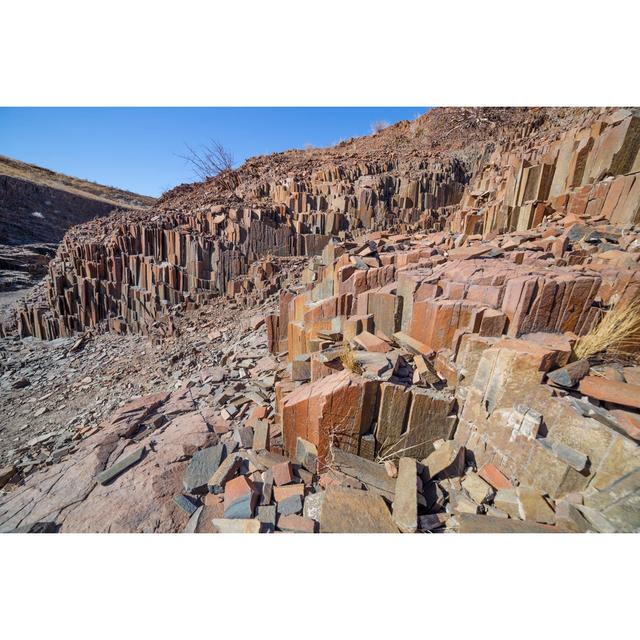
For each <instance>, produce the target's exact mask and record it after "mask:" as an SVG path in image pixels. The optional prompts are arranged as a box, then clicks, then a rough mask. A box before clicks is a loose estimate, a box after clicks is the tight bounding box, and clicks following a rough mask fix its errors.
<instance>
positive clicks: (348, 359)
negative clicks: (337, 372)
mask: <svg viewBox="0 0 640 640" xmlns="http://www.w3.org/2000/svg"><path fill="white" fill-rule="evenodd" d="M340 362H341V363H342V366H343V367H344V368H345V369H349V371H351V372H352V373H355V374H357V375H362V367H361V366H360V364H359V363H358V360H357V358H356V354H355V351H354V350H353V349H348V350H347V351H345V352H344V353H343V354H342V355H341V356H340Z"/></svg>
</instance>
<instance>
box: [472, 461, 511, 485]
mask: <svg viewBox="0 0 640 640" xmlns="http://www.w3.org/2000/svg"><path fill="white" fill-rule="evenodd" d="M478 475H479V476H480V477H481V478H482V479H483V480H485V481H486V482H488V483H489V484H490V485H491V486H492V487H493V488H494V489H512V488H513V485H512V484H511V482H510V481H509V479H508V478H507V477H506V476H505V475H504V474H503V473H502V472H501V471H500V470H499V469H498V468H497V467H496V466H494V465H492V464H491V463H487V464H485V465H483V466H482V467H480V468H479V469H478Z"/></svg>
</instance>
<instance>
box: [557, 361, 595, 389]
mask: <svg viewBox="0 0 640 640" xmlns="http://www.w3.org/2000/svg"><path fill="white" fill-rule="evenodd" d="M589 368H590V365H589V361H588V360H577V361H576V362H571V363H569V364H568V365H566V366H564V367H562V368H560V369H556V370H555V371H551V372H549V373H548V374H547V379H548V380H549V381H550V382H551V383H553V384H554V385H556V386H558V387H565V388H567V389H571V388H573V387H575V386H576V385H577V384H578V382H580V380H582V378H584V377H585V376H586V375H588V373H589Z"/></svg>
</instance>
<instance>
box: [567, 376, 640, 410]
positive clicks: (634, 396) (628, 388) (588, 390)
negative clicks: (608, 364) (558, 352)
mask: <svg viewBox="0 0 640 640" xmlns="http://www.w3.org/2000/svg"><path fill="white" fill-rule="evenodd" d="M578 389H579V390H580V392H581V393H584V395H586V396H590V397H592V398H596V399H597V400H602V401H604V402H612V403H613V404H621V405H624V406H625V407H635V408H636V409H640V385H635V384H627V383H625V382H615V381H613V380H606V379H605V378H601V377H599V376H587V377H586V378H583V379H582V380H581V381H580V386H579V387H578Z"/></svg>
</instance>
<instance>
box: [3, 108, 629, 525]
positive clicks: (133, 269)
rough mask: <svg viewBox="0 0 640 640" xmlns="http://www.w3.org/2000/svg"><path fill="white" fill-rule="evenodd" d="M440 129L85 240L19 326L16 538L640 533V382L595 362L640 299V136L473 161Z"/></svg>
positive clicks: (488, 135) (605, 121) (477, 139)
mask: <svg viewBox="0 0 640 640" xmlns="http://www.w3.org/2000/svg"><path fill="white" fill-rule="evenodd" d="M505 111H507V112H509V110H505ZM432 113H433V115H432V116H431V115H429V116H427V120H426V122H427V123H430V124H429V126H430V127H431V129H430V132H431V133H430V135H433V140H434V141H436V140H437V141H438V143H437V144H438V145H440V147H438V148H439V149H440V150H439V152H438V154H439V155H438V154H436V153H435V152H434V153H431V152H429V151H427V152H425V153H424V154H423V156H422V157H421V159H420V154H419V153H418V152H415V150H413V149H409V148H408V147H406V146H405V145H404V142H402V143H400V142H398V146H397V149H398V150H399V151H400V154H399V155H400V157H398V156H397V155H396V156H395V158H396V159H395V160H393V161H392V160H390V159H389V158H390V157H391V156H385V155H384V153H390V150H389V149H387V147H385V146H384V145H386V144H387V142H389V140H392V139H394V140H396V141H398V140H400V137H399V136H405V137H406V136H407V135H409V134H410V133H411V129H408V128H407V127H410V126H411V125H402V126H401V127H397V128H394V127H390V128H389V130H385V132H383V133H381V134H378V136H380V137H376V136H373V138H371V139H362V140H363V141H362V142H358V141H355V142H352V143H349V144H351V146H348V149H350V150H351V152H350V154H349V153H346V154H342V151H345V152H346V150H347V148H345V149H341V148H340V147H336V148H335V149H333V150H330V151H327V155H326V157H325V161H326V162H324V163H321V162H319V158H320V156H319V155H317V154H318V153H319V152H317V151H316V152H313V153H309V154H306V152H304V153H303V152H291V153H290V154H289V155H287V154H284V155H281V156H280V157H279V160H278V162H281V163H282V164H278V162H277V161H276V157H269V158H266V159H254V160H252V161H249V162H248V163H247V164H246V165H245V166H244V167H243V168H242V169H241V170H240V187H239V188H238V192H237V193H236V194H235V195H234V196H233V197H232V196H230V195H229V194H226V195H225V194H224V193H222V191H221V188H220V187H219V186H216V184H215V181H214V182H213V183H206V184H204V185H195V186H192V187H181V188H178V189H177V190H174V192H171V193H170V194H167V195H166V196H165V198H164V199H163V200H162V201H161V202H160V203H159V204H158V206H157V208H155V209H152V210H151V211H148V212H145V213H144V214H139V215H138V217H136V218H134V217H132V215H133V214H125V213H121V214H116V215H114V216H112V217H111V218H107V219H105V220H98V221H94V222H92V223H90V224H89V225H83V226H81V227H77V228H74V229H73V230H72V231H71V232H69V233H68V234H67V237H66V239H65V242H64V243H63V245H62V246H61V247H60V249H59V251H58V254H57V257H56V259H55V260H54V261H53V262H52V263H51V265H50V278H49V279H48V281H47V282H46V283H45V284H44V285H43V287H41V289H40V290H39V291H36V292H34V293H33V295H32V296H31V297H30V298H28V299H27V302H26V303H24V304H23V305H22V307H21V308H20V309H19V310H18V314H17V316H16V322H15V324H14V325H13V326H10V325H7V326H6V327H5V333H6V336H7V337H5V338H4V340H3V344H2V348H3V350H4V354H5V356H6V357H5V360H4V361H3V367H4V369H3V375H2V378H1V380H0V383H1V384H2V388H3V398H2V402H3V406H4V407H6V408H7V409H8V411H9V412H10V413H9V414H8V415H9V417H10V418H11V424H12V425H15V424H17V423H19V422H20V420H23V421H24V422H25V423H27V422H28V423H29V424H31V423H33V425H35V426H36V427H37V428H34V429H32V428H31V427H29V430H28V435H29V439H26V438H25V437H22V436H21V435H20V429H19V428H16V427H15V426H12V427H8V426H4V429H5V430H6V429H9V428H10V429H11V431H10V432H9V433H11V435H12V437H13V439H14V441H15V442H16V443H17V446H16V447H14V448H13V450H8V451H7V450H3V459H2V463H3V464H6V465H9V466H8V467H6V468H3V469H2V472H1V473H0V482H2V483H3V484H4V486H3V488H2V492H3V495H2V497H1V498H0V530H2V531H17V530H19V531H23V530H51V529H55V530H59V531H174V532H177V531H185V532H190V533H204V532H211V533H237V532H248V533H249V532H250V533H258V532H264V533H271V532H296V533H312V532H320V533H323V532H337V533H345V532H351V533H361V532H380V533H382V532H385V533H391V532H393V533H399V532H404V533H413V532H424V533H436V532H496V531H505V532H565V531H570V532H612V531H622V532H629V531H637V530H639V529H640V509H638V496H639V495H640V450H639V444H638V443H639V442H640V437H639V436H640V411H639V409H640V405H639V404H638V401H637V398H638V389H640V367H639V366H638V364H637V359H635V360H634V357H633V354H631V356H630V357H628V358H621V357H620V356H619V354H618V355H615V354H611V353H607V352H606V350H605V351H603V352H602V353H598V354H593V355H592V356H589V357H588V358H582V359H580V358H577V356H576V346H577V345H578V344H579V341H580V339H581V338H582V337H583V336H585V335H587V334H589V332H590V331H592V330H593V329H594V328H595V327H596V326H597V324H598V322H599V321H600V319H601V318H602V316H603V314H606V313H608V312H610V310H611V309H614V308H617V309H624V307H625V305H632V304H634V301H636V300H637V299H638V297H639V296H640V266H639V259H640V235H639V233H638V232H639V231H640V228H639V227H638V223H639V222H640V177H639V176H640V173H638V171H639V169H640V164H639V162H640V156H639V153H638V152H639V148H638V144H637V140H638V132H639V131H640V117H639V116H638V114H636V113H635V112H632V111H628V110H620V109H573V110H546V111H545V110H542V111H541V112H540V113H538V114H537V116H536V118H531V119H528V118H529V117H528V116H527V115H526V114H525V113H521V112H519V111H517V110H516V111H513V112H509V113H510V114H511V115H510V116H509V117H510V118H512V119H513V120H512V121H511V120H509V121H507V120H504V121H501V122H502V124H501V125H500V126H497V125H496V126H494V127H490V128H489V129H487V130H485V129H484V128H483V127H482V126H480V125H478V126H479V127H480V129H479V130H476V129H475V128H473V127H472V126H471V125H470V128H464V127H463V128H461V129H459V131H458V133H459V132H460V131H463V130H464V131H466V133H467V135H468V138H469V141H468V144H467V146H462V147H461V146H459V145H460V144H462V143H460V141H459V138H458V137H457V135H458V133H457V134H456V137H455V139H454V140H453V141H452V142H451V145H452V150H453V147H455V150H456V153H457V155H455V156H454V154H448V153H447V150H446V148H445V146H443V145H444V142H443V140H444V139H443V138H441V137H439V136H438V131H437V126H440V125H439V124H437V123H439V122H441V118H442V117H443V113H445V114H446V113H451V112H450V111H447V110H444V112H443V111H438V110H434V112H432ZM487 113H489V112H487ZM499 113H502V112H491V113H490V115H491V117H493V118H498V117H503V116H499V115H498V114H499ZM514 114H515V115H514ZM430 117H431V118H433V120H431V121H430V120H429V118H430ZM460 117H461V118H462V122H465V118H467V117H471V113H467V112H465V113H463V114H462V115H461V116H460ZM476 120H477V118H476ZM478 122H481V121H478ZM436 125H437V126H436ZM474 126H475V125H474ZM393 136H396V137H395V138H393ZM416 136H417V134H416ZM404 139H405V138H402V140H404ZM417 139H419V138H417ZM385 141H386V142H385ZM382 149H386V151H385V152H384V153H383V152H382V151H381V150H382ZM461 149H462V150H464V153H462V151H461ZM463 156H464V158H465V160H464V162H463V163H462V164H461V162H460V157H463ZM269 163H271V164H269ZM256 167H259V168H260V170H256ZM238 198H240V201H238ZM278 252H279V253H278ZM33 336H35V337H37V338H46V339H48V340H45V341H41V340H36V339H34V337H33ZM40 362H45V363H46V364H45V365H44V366H43V365H41V364H40ZM55 363H60V364H59V365H57V364H55ZM48 366H52V367H53V368H52V369H49V368H48ZM63 370H64V371H65V373H64V374H63V373H62V372H63ZM67 372H68V373H67ZM125 372H126V374H125V375H123V373H125ZM63 376H64V377H63ZM36 390H37V391H36ZM38 393H42V395H41V396H38V395H37V394H38ZM82 394H86V396H87V397H88V398H90V399H91V402H90V403H85V404H86V407H87V408H86V409H85V410H84V411H85V412H86V413H80V414H79V415H80V416H81V417H79V418H78V417H75V416H74V417H71V415H70V417H69V418H68V424H66V426H65V427H64V428H63V429H61V428H60V425H59V424H56V422H57V421H58V418H59V416H60V415H62V413H61V412H62V411H63V409H62V408H61V407H65V405H67V403H68V404H69V408H68V409H64V410H68V411H69V414H75V413H76V412H77V411H78V405H77V404H74V403H76V402H77V398H78V397H79V396H82ZM102 405H104V406H102ZM43 408H44V409H46V410H45V411H42V409H43ZM27 418H28V419H27ZM47 421H48V422H49V423H50V426H51V428H49V427H45V424H47ZM54 427H55V428H54Z"/></svg>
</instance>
